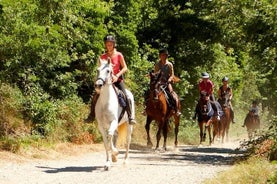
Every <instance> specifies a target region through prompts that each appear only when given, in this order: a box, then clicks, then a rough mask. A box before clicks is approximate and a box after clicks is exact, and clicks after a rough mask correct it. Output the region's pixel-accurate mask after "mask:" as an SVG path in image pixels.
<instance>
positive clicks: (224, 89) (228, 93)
mask: <svg viewBox="0 0 277 184" xmlns="http://www.w3.org/2000/svg"><path fill="white" fill-rule="evenodd" d="M228 81H229V78H228V77H226V76H225V77H223V78H222V83H223V84H222V86H220V87H219V89H218V91H217V94H218V102H219V103H220V105H221V104H223V103H225V102H224V101H223V99H224V98H226V97H228V99H227V101H228V105H229V106H230V110H231V119H232V122H233V123H235V121H234V110H233V106H232V104H231V100H232V98H233V90H232V88H231V87H230V86H229V84H228Z"/></svg>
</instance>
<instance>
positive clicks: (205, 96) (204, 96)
mask: <svg viewBox="0 0 277 184" xmlns="http://www.w3.org/2000/svg"><path fill="white" fill-rule="evenodd" d="M209 100H210V95H209V94H208V93H207V92H206V91H201V93H200V101H201V102H202V103H203V104H207V103H208V101H209Z"/></svg>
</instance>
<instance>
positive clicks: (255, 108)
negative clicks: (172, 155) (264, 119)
mask: <svg viewBox="0 0 277 184" xmlns="http://www.w3.org/2000/svg"><path fill="white" fill-rule="evenodd" d="M249 112H250V113H252V114H253V115H254V117H255V118H256V120H257V121H258V124H260V117H259V107H258V102H257V101H256V100H253V101H252V106H251V108H250V109H249ZM244 123H245V122H244ZM244 126H245V124H243V125H242V127H244Z"/></svg>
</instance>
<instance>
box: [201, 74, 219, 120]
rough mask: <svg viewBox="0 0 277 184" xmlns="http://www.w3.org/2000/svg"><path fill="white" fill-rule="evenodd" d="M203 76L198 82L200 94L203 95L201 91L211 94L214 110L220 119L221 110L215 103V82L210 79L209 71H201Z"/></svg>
mask: <svg viewBox="0 0 277 184" xmlns="http://www.w3.org/2000/svg"><path fill="white" fill-rule="evenodd" d="M201 77H202V79H201V80H200V82H199V83H198V90H199V94H200V96H201V93H202V94H203V93H205V94H207V95H209V96H210V100H211V104H212V107H213V110H214V111H215V113H214V114H215V116H216V117H217V119H218V120H219V119H220V118H219V110H218V108H217V106H216V105H215V98H214V94H213V92H214V84H213V82H212V81H211V80H210V75H209V74H208V73H207V72H203V73H201Z"/></svg>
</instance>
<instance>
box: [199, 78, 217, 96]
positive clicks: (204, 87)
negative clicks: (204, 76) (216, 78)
mask: <svg viewBox="0 0 277 184" xmlns="http://www.w3.org/2000/svg"><path fill="white" fill-rule="evenodd" d="M213 88H214V84H213V82H212V81H211V80H207V83H205V82H204V81H203V80H201V81H200V82H199V92H200V93H201V91H205V92H206V93H208V94H209V95H211V94H212V91H213Z"/></svg>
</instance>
